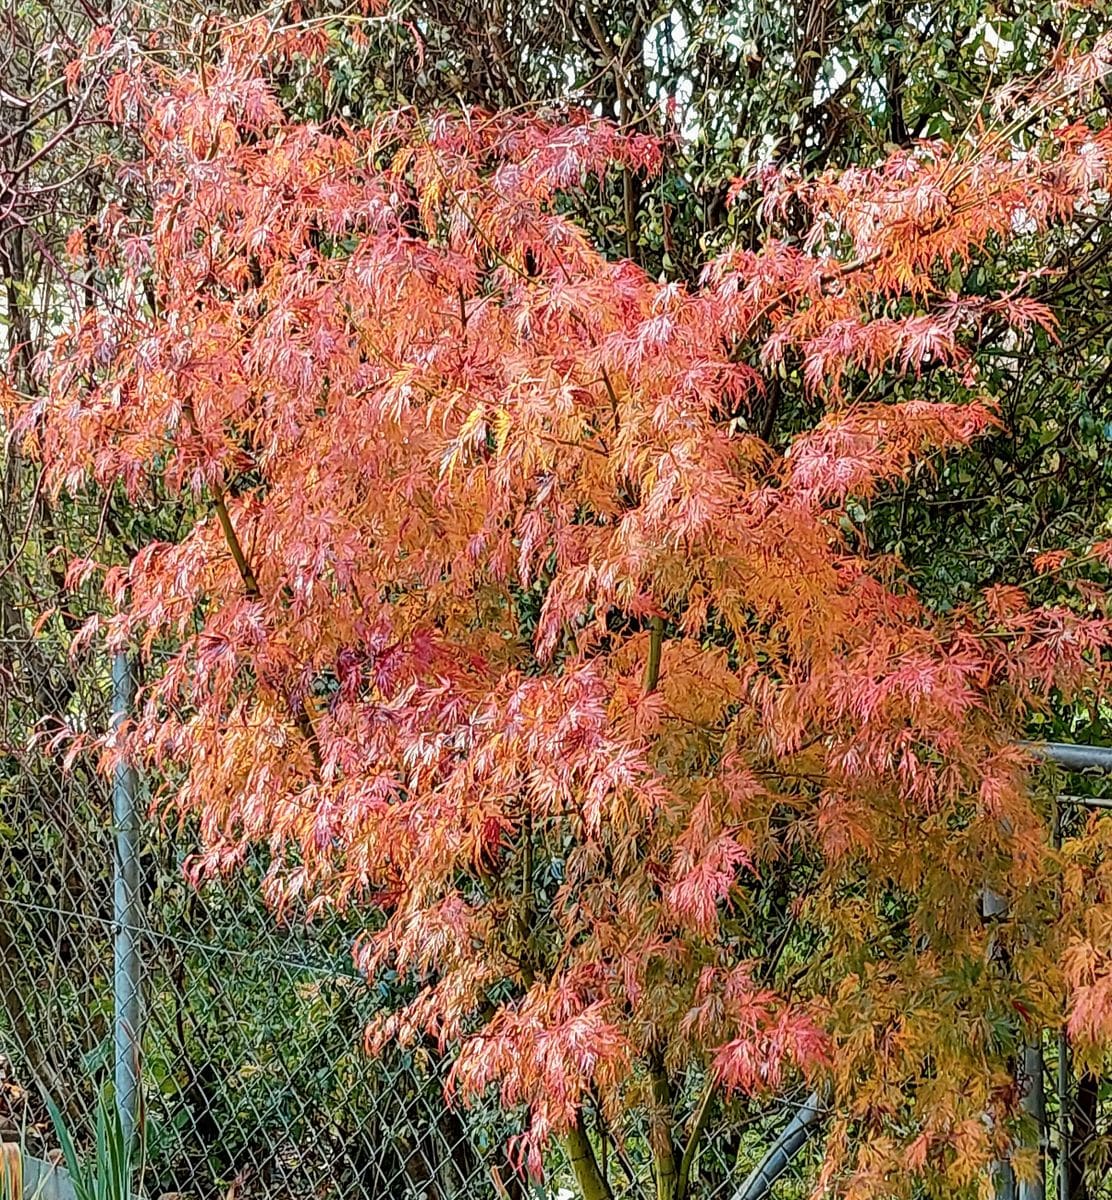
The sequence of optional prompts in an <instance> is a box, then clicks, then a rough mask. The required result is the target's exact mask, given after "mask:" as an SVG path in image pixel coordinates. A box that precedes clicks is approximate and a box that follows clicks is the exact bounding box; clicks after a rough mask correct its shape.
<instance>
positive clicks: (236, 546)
mask: <svg viewBox="0 0 1112 1200" xmlns="http://www.w3.org/2000/svg"><path fill="white" fill-rule="evenodd" d="M182 413H183V415H184V416H185V419H186V421H187V422H188V423H189V427H190V429H191V430H192V431H193V434H194V436H197V437H199V436H200V432H201V431H200V427H199V426H198V424H197V414H196V412H195V411H194V409H193V402H192V400H186V401H185V402H184V403H183V404H182ZM209 491H210V492H211V493H212V506H213V508H214V509H215V510H216V519H217V520H218V521H219V522H220V528H221V530H222V532H223V534H224V541H225V542H226V543H227V546H228V550H229V552H230V553H231V556H232V560H233V561H234V562H235V564H236V570H237V571H238V572H239V577H240V579H242V580H243V590H244V591H245V592H246V593H247V597H248V599H250V600H260V601H261V600H262V592H261V591H260V589H259V580H258V577H257V576H256V575H255V572H254V570H253V569H252V567H251V563H250V562H249V561H248V558H247V555H246V553H245V552H244V549H243V543H242V542H240V540H239V535H238V534H237V533H236V530H235V526H234V525H233V524H232V515H231V513H230V512H229V511H228V502H227V499H226V496H225V492H224V486H223V484H222V483H220V481H219V480H217V479H214V480H213V481H212V483H211V484H210V486H209ZM289 705H290V710H291V715H292V716H293V719H294V724H295V725H296V726H297V729H298V732H299V733H300V734H301V736H302V737H303V738H304V739H305V744H306V745H307V746H308V748H309V754H310V756H311V757H312V760H313V765H314V766H315V767H316V769H317V772H318V773H319V772H320V770H321V767H322V766H323V765H324V756H323V755H322V754H321V748H320V741H319V740H318V738H317V731H316V729H315V727H314V726H313V720H312V718H311V717H310V716H309V711H308V709H307V708H306V707H305V701H304V700H300V701H297V702H294V701H293V700H292V699H291V700H290V701H289Z"/></svg>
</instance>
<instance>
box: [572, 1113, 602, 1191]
mask: <svg viewBox="0 0 1112 1200" xmlns="http://www.w3.org/2000/svg"><path fill="white" fill-rule="evenodd" d="M563 1143H564V1151H565V1152H566V1154H567V1156H568V1161H569V1162H570V1163H571V1167H572V1170H573V1171H574V1172H575V1179H576V1182H577V1183H578V1184H579V1190H580V1192H581V1193H582V1196H583V1200H613V1198H614V1193H613V1192H612V1191H611V1190H610V1184H609V1183H607V1182H606V1180H605V1179H604V1178H603V1175H602V1172H601V1171H600V1170H599V1167H598V1159H596V1158H595V1151H594V1147H593V1146H592V1145H591V1139H590V1138H589V1137H588V1136H587V1129H586V1126H585V1125H584V1123H583V1114H582V1112H579V1113H577V1114H576V1117H575V1124H574V1125H573V1126H572V1127H571V1129H569V1130H568V1132H567V1133H566V1134H564V1137H563Z"/></svg>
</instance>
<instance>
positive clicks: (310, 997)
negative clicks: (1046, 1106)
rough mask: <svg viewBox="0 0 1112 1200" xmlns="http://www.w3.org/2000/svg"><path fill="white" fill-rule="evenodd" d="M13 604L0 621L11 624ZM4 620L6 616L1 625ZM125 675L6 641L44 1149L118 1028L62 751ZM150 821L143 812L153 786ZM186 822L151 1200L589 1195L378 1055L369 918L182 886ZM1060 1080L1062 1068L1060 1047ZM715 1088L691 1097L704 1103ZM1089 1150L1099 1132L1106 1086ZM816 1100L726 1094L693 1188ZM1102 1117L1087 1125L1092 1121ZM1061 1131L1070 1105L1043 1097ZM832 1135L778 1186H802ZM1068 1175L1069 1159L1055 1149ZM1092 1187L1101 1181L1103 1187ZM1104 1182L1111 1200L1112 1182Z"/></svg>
mask: <svg viewBox="0 0 1112 1200" xmlns="http://www.w3.org/2000/svg"><path fill="white" fill-rule="evenodd" d="M0 615H2V614H0ZM9 627H10V626H9ZM110 696H111V672H110V669H109V664H108V663H107V661H105V660H104V659H103V657H102V656H97V655H93V654H90V655H89V656H88V657H87V658H86V659H85V660H84V661H81V662H77V663H73V662H70V661H69V659H68V658H67V657H66V655H65V654H64V653H63V652H62V651H59V652H58V653H57V654H56V655H55V656H54V657H53V658H52V657H51V654H50V651H49V642H48V641H47V642H44V641H43V640H42V639H33V638H31V637H30V636H28V635H26V634H24V633H21V634H20V635H19V636H7V637H0V1056H2V1057H0V1132H2V1133H3V1137H4V1139H5V1140H6V1141H9V1142H11V1141H15V1140H18V1141H19V1142H21V1143H22V1144H23V1146H24V1148H25V1150H26V1152H27V1153H28V1154H31V1155H35V1156H38V1157H43V1156H46V1157H49V1156H50V1155H51V1153H52V1151H53V1149H54V1146H55V1144H56V1140H57V1139H56V1137H55V1134H54V1132H53V1129H52V1126H51V1122H50V1120H49V1119H48V1115H47V1111H46V1107H45V1103H44V1096H45V1095H50V1096H51V1097H53V1098H54V1099H55V1101H56V1102H57V1104H58V1105H59V1107H60V1108H61V1110H62V1112H63V1114H64V1116H65V1120H66V1122H67V1124H68V1126H69V1128H70V1130H71V1131H72V1132H73V1135H74V1137H75V1140H76V1141H77V1142H78V1144H79V1145H84V1146H85V1147H88V1146H89V1144H90V1139H91V1135H92V1129H93V1124H94V1114H95V1111H96V1107H97V1104H98V1101H99V1099H100V1097H101V1096H102V1095H103V1089H104V1085H105V1082H106V1081H107V1080H110V1079H111V1078H112V1073H113V1057H114V1036H115V1035H116V1034H117V1033H118V1029H117V1028H116V1027H115V1025H116V1022H115V1019H114V1013H115V1009H114V990H113V989H114V970H115V965H114V939H115V935H116V933H117V927H116V924H115V921H114V910H113V882H114V875H115V871H114V853H115V849H114V835H115V830H114V821H113V803H112V793H111V787H110V784H109V782H108V781H107V780H106V779H105V778H104V776H103V775H102V774H101V773H100V772H99V771H98V769H97V764H96V763H95V762H93V761H90V760H89V759H88V758H86V757H83V756H81V755H78V756H77V757H75V758H73V760H72V761H69V760H67V758H66V755H67V749H68V747H67V743H66V742H65V741H63V740H60V739H58V738H57V737H56V735H57V734H58V732H59V731H60V730H61V728H62V727H63V726H67V727H70V728H76V729H85V730H90V731H100V730H103V729H105V728H107V725H108V722H109V719H110V714H109V707H110ZM138 803H139V811H140V813H145V810H146V804H145V801H144V800H143V798H142V796H140V797H139V799H138ZM189 846H190V842H189V837H188V831H181V830H174V831H167V830H164V829H161V828H160V827H159V826H158V825H157V823H155V822H153V821H151V820H148V819H145V818H144V819H143V820H142V821H141V823H140V839H139V847H138V850H139V854H138V857H139V867H140V878H139V887H138V891H139V898H140V901H141V905H140V914H139V918H138V921H137V929H136V930H135V931H134V932H135V936H136V943H137V948H138V959H139V965H140V969H139V983H140V989H141V1001H142V1002H141V1006H140V1009H141V1021H140V1028H139V1030H138V1043H137V1051H136V1056H135V1057H136V1061H137V1066H138V1073H139V1077H140V1089H139V1092H140V1121H141V1127H142V1132H143V1146H144V1155H143V1175H142V1181H141V1188H142V1191H143V1192H144V1193H145V1194H147V1195H150V1196H153V1197H159V1196H163V1197H169V1196H173V1197H179V1196H181V1197H185V1196H188V1197H192V1198H194V1200H215V1198H216V1197H220V1198H221V1200H332V1198H336V1200H340V1198H342V1200H378V1198H382V1200H386V1198H390V1200H418V1198H420V1200H461V1198H464V1197H466V1198H467V1200H488V1198H489V1200H526V1197H541V1196H543V1197H550V1198H557V1197H558V1198H560V1200H570V1198H571V1197H572V1196H574V1195H577V1193H576V1191H575V1189H574V1187H573V1184H572V1173H571V1171H570V1168H569V1167H568V1165H567V1164H566V1163H564V1162H563V1161H562V1160H561V1159H560V1158H559V1156H558V1154H554V1155H553V1157H552V1160H551V1162H550V1164H549V1167H548V1170H547V1172H546V1178H545V1181H544V1183H543V1184H534V1183H530V1182H528V1181H526V1180H524V1179H523V1178H522V1176H521V1175H520V1174H519V1173H518V1172H517V1171H516V1170H515V1169H514V1166H513V1165H512V1163H511V1161H510V1159H509V1157H508V1152H507V1143H508V1140H509V1138H510V1137H511V1135H512V1134H513V1133H514V1132H515V1129H517V1128H519V1126H517V1125H515V1123H514V1119H513V1115H512V1114H511V1115H506V1114H503V1113H501V1112H499V1110H498V1109H497V1107H496V1106H494V1105H493V1104H492V1105H491V1106H490V1107H489V1108H486V1109H483V1108H479V1109H468V1110H466V1111H465V1110H461V1109H459V1108H457V1107H454V1106H452V1105H451V1104H449V1103H448V1102H447V1101H446V1100H445V1096H444V1079H445V1073H446V1069H447V1063H445V1062H444V1061H443V1060H442V1059H440V1058H439V1057H438V1055H437V1053H436V1050H435V1047H431V1046H430V1047H428V1048H425V1049H420V1048H419V1049H416V1050H412V1051H405V1052H402V1051H400V1050H395V1051H393V1052H392V1053H388V1054H387V1055H386V1056H385V1057H382V1058H374V1059H372V1058H370V1057H369V1056H368V1055H367V1054H366V1053H365V1052H364V1048H363V1031H364V1029H365V1027H366V1025H367V1023H368V1021H369V1019H370V1018H371V1016H372V1015H373V1014H374V1013H375V1011H376V1009H378V1008H379V1007H381V1006H382V1005H386V1004H391V1003H395V1002H397V1000H398V999H399V997H398V995H397V994H396V993H395V992H393V991H392V990H391V988H392V987H396V986H397V985H395V984H391V983H390V981H383V982H382V983H381V984H380V985H379V986H378V987H373V986H370V985H368V983H367V981H366V980H365V979H363V978H362V977H360V976H358V975H356V974H355V972H354V971H353V968H352V964H351V955H350V947H351V941H352V937H353V936H354V934H355V933H356V932H357V929H356V928H355V927H354V926H347V925H345V924H344V923H343V922H342V921H340V920H338V919H333V920H331V921H317V922H315V923H314V924H313V925H311V926H308V925H305V924H303V923H297V922H290V923H287V924H286V925H284V926H281V927H280V926H279V925H278V924H277V923H276V921H275V917H274V915H273V914H272V913H270V912H268V911H267V910H266V909H265V907H264V906H263V904H262V902H261V898H260V895H261V893H260V887H259V878H260V875H261V871H262V869H263V864H262V863H261V862H254V863H252V862H249V863H248V864H247V865H246V867H245V869H244V870H243V871H242V872H240V874H239V876H238V877H237V879H236V880H235V881H227V882H222V883H215V882H210V883H207V884H205V885H204V886H203V887H201V888H199V889H198V888H195V887H194V886H192V885H191V884H190V883H189V882H187V880H186V878H185V874H184V872H183V869H182V867H183V859H184V856H185V854H186V853H187V851H188V849H189ZM1047 1050H1048V1057H1047V1072H1048V1078H1050V1079H1052V1078H1053V1075H1054V1070H1055V1062H1054V1050H1053V1044H1052V1042H1051V1041H1049V1040H1048V1045H1047ZM702 1089H703V1081H702V1080H700V1079H696V1078H693V1079H692V1080H691V1081H690V1086H689V1087H688V1088H687V1089H685V1090H684V1093H683V1095H682V1096H681V1097H680V1106H681V1111H686V1112H688V1113H690V1114H694V1112H695V1111H696V1109H697V1107H698V1100H699V1096H700V1094H701V1092H702ZM1105 1090H1106V1089H1104V1088H1103V1085H1102V1086H1101V1087H1100V1089H1099V1096H1098V1097H1097V1100H1098V1101H1099V1105H1100V1113H1099V1116H1098V1117H1097V1119H1095V1120H1094V1123H1093V1129H1092V1130H1091V1131H1090V1133H1089V1134H1088V1138H1089V1143H1088V1145H1087V1153H1088V1154H1089V1155H1090V1156H1092V1155H1097V1156H1100V1155H1102V1154H1104V1153H1105V1151H1104V1150H1103V1149H1102V1147H1104V1146H1105V1143H1106V1141H1107V1139H1106V1138H1103V1137H1102V1136H1101V1135H1100V1133H1099V1131H1100V1130H1102V1129H1104V1128H1105V1127H1106V1125H1107V1122H1106V1120H1105V1119H1104V1118H1105V1116H1106V1114H1105V1112H1104V1108H1105V1107H1106V1106H1107V1104H1108V1097H1106V1096H1105V1094H1104V1092H1105ZM803 1100H804V1097H803V1096H802V1095H798V1096H795V1097H789V1098H785V1099H784V1100H783V1101H781V1102H780V1103H777V1104H772V1105H769V1104H767V1103H759V1102H746V1101H741V1100H737V1101H731V1102H726V1101H717V1102H716V1104H715V1106H714V1107H713V1109H712V1112H711V1116H710V1120H709V1122H708V1124H707V1127H706V1129H705V1131H704V1133H703V1136H702V1137H701V1139H700V1141H699V1143H698V1145H699V1149H698V1152H697V1153H696V1154H695V1156H694V1159H693V1162H692V1164H691V1176H690V1179H691V1183H690V1190H689V1193H688V1194H689V1195H690V1196H692V1197H697V1198H699V1200H731V1198H733V1197H735V1195H736V1194H737V1192H738V1188H739V1186H740V1185H741V1184H742V1182H743V1181H744V1180H745V1179H746V1178H747V1176H748V1175H749V1174H750V1172H751V1171H752V1170H753V1169H754V1167H755V1166H756V1165H757V1164H758V1163H759V1162H760V1160H761V1157H762V1154H763V1153H764V1151H765V1150H766V1149H767V1147H768V1146H769V1145H770V1143H772V1142H773V1141H774V1139H775V1138H776V1135H777V1133H778V1132H779V1131H780V1130H781V1129H782V1128H783V1127H784V1126H785V1124H787V1122H788V1121H789V1120H790V1119H791V1117H792V1115H793V1112H794V1111H795V1109H796V1108H797V1107H798V1105H799V1104H801V1103H802V1102H803ZM1096 1111H1097V1110H1096V1108H1095V1107H1094V1114H1096ZM1050 1121H1051V1124H1052V1125H1053V1123H1054V1122H1055V1121H1056V1114H1055V1113H1054V1111H1053V1105H1051V1113H1050ZM588 1125H589V1128H590V1130H591V1131H592V1133H593V1134H594V1140H595V1144H596V1146H597V1150H598V1157H599V1160H600V1165H601V1167H602V1169H603V1172H604V1174H605V1176H606V1178H607V1180H608V1181H609V1184H610V1188H611V1191H612V1194H613V1196H614V1198H615V1200H649V1198H650V1197H652V1196H653V1195H654V1186H653V1179H652V1164H651V1155H650V1151H649V1139H648V1137H647V1134H646V1132H645V1131H644V1130H642V1131H640V1132H638V1131H637V1130H636V1128H634V1129H632V1130H630V1129H625V1130H622V1131H621V1133H620V1136H619V1134H618V1131H612V1130H610V1131H607V1130H604V1123H603V1121H602V1117H601V1116H600V1115H599V1114H598V1113H595V1112H589V1114H588ZM821 1153H822V1139H821V1137H817V1138H814V1139H813V1140H812V1141H810V1142H809V1143H808V1144H807V1145H806V1146H805V1148H804V1149H803V1151H802V1153H799V1154H798V1155H796V1156H795V1157H794V1158H793V1160H792V1162H791V1164H790V1166H789V1168H788V1169H787V1171H786V1172H784V1174H783V1175H782V1176H781V1177H780V1178H779V1179H778V1181H777V1183H776V1184H775V1186H774V1188H773V1189H772V1191H771V1192H770V1193H769V1195H770V1196H771V1198H772V1200H804V1198H805V1197H807V1196H809V1195H810V1192H811V1187H812V1186H813V1184H814V1180H815V1177H816V1172H817V1167H818V1162H819V1159H820V1158H821ZM1051 1168H1052V1177H1053V1171H1054V1170H1055V1169H1056V1164H1055V1162H1054V1159H1053V1155H1052V1156H1051ZM1088 1194H1089V1196H1090V1197H1091V1198H1092V1200H1097V1197H1098V1196H1103V1195H1105V1194H1106V1193H1105V1192H1100V1191H1099V1190H1097V1191H1094V1190H1090V1192H1089V1193H1088ZM1107 1195H1112V1186H1110V1187H1109V1190H1108V1192H1107Z"/></svg>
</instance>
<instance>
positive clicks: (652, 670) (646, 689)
mask: <svg viewBox="0 0 1112 1200" xmlns="http://www.w3.org/2000/svg"><path fill="white" fill-rule="evenodd" d="M663 647H664V618H663V617H653V618H652V622H651V623H650V625H649V657H648V658H647V659H646V660H645V674H644V678H643V679H642V681H641V691H642V693H643V694H644V695H646V696H651V695H652V694H653V692H655V691H656V685H657V683H658V682H659V681H660V652H661V650H662V649H663Z"/></svg>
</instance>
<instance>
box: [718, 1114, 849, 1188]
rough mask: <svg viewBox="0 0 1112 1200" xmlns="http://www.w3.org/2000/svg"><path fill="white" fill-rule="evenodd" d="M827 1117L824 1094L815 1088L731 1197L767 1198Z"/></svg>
mask: <svg viewBox="0 0 1112 1200" xmlns="http://www.w3.org/2000/svg"><path fill="white" fill-rule="evenodd" d="M825 1117H826V1105H825V1104H824V1103H823V1100H822V1097H821V1096H820V1095H819V1093H818V1092H812V1093H811V1094H810V1095H809V1096H808V1097H807V1099H806V1100H805V1101H804V1102H803V1106H802V1108H800V1109H799V1110H798V1111H797V1112H796V1114H795V1116H793V1117H792V1119H791V1120H790V1121H789V1122H788V1124H787V1125H786V1126H785V1127H784V1129H783V1131H782V1132H781V1134H780V1136H779V1137H778V1138H777V1139H776V1141H775V1142H773V1143H772V1145H771V1146H770V1147H769V1148H768V1151H767V1152H766V1154H765V1156H764V1158H762V1159H761V1161H760V1162H759V1163H758V1164H757V1166H756V1168H755V1170H754V1171H753V1173H752V1174H751V1175H750V1176H749V1178H748V1179H746V1181H745V1182H744V1183H743V1184H742V1185H741V1187H739V1188H738V1190H737V1191H736V1192H734V1194H733V1196H732V1197H731V1200H764V1198H765V1197H766V1196H767V1195H768V1193H769V1192H770V1191H771V1190H772V1185H773V1184H774V1183H775V1182H776V1180H777V1179H779V1178H780V1176H781V1175H783V1173H784V1172H785V1171H786V1170H787V1169H788V1167H789V1166H790V1165H791V1161H792V1159H793V1158H795V1156H796V1155H797V1154H798V1153H799V1152H800V1150H802V1149H803V1147H804V1146H805V1145H806V1144H807V1142H808V1141H809V1140H810V1138H811V1135H812V1134H813V1133H815V1132H816V1131H817V1130H818V1129H819V1127H820V1126H821V1125H822V1123H823V1120H824V1119H825Z"/></svg>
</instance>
